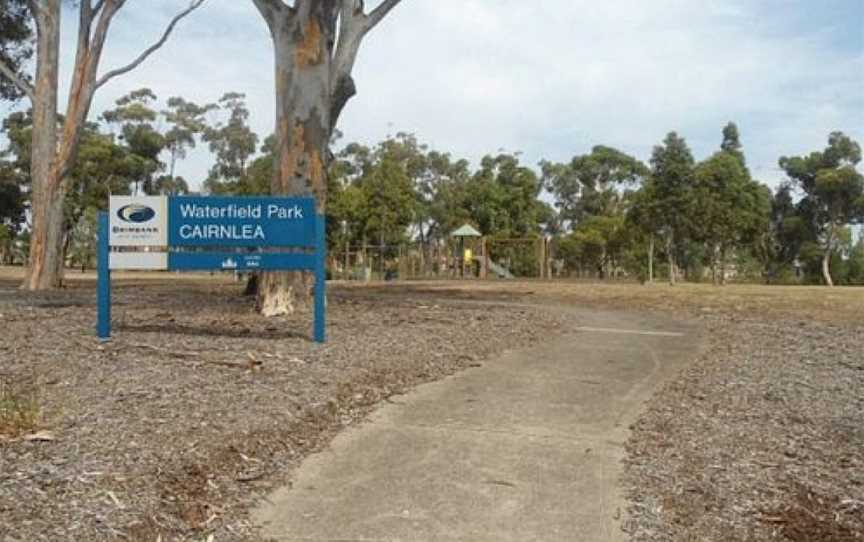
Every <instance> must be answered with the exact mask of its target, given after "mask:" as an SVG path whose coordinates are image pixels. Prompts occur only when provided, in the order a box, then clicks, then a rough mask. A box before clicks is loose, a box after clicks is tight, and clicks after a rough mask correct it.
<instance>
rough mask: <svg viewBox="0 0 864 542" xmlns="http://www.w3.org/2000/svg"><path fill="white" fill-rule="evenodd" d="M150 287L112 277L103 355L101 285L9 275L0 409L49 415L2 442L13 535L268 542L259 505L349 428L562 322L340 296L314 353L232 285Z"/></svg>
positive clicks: (0, 527) (416, 301)
mask: <svg viewBox="0 0 864 542" xmlns="http://www.w3.org/2000/svg"><path fill="white" fill-rule="evenodd" d="M13 273H14V272H13ZM152 277H153V276H152V275H151V276H147V275H126V276H125V278H124V277H123V276H121V277H120V279H119V280H118V281H117V283H116V287H115V294H116V299H115V306H114V321H115V329H114V331H115V338H114V340H113V341H112V342H110V343H108V344H105V345H100V344H98V343H97V342H96V341H95V339H94V337H93V325H94V318H95V314H94V292H93V283H92V280H89V279H90V278H92V277H87V279H88V280H76V279H77V278H78V277H76V274H74V273H70V278H71V279H72V280H70V281H69V285H70V286H69V288H67V289H66V290H63V291H61V292H59V293H53V294H49V295H33V294H25V293H22V292H20V291H18V290H17V288H16V287H17V277H16V276H14V275H13V274H11V273H9V272H8V271H7V274H6V278H5V279H0V330H2V331H0V378H2V380H3V382H4V384H3V385H4V386H5V390H6V391H5V392H3V393H4V395H3V397H0V399H3V398H5V399H3V400H5V401H6V403H5V405H6V406H4V404H0V408H6V410H7V411H8V410H9V409H8V408H7V407H8V406H9V403H10V402H12V403H15V402H17V403H16V404H19V405H20V404H21V402H22V401H23V402H24V403H25V405H26V404H29V403H28V402H27V401H29V400H30V399H31V398H33V397H35V398H36V399H37V402H38V405H39V407H40V410H41V412H40V413H39V420H38V423H37V424H36V425H35V426H29V425H28V426H25V427H22V430H21V431H18V432H14V431H9V430H8V429H9V428H7V431H6V436H5V437H3V438H2V439H0V540H2V541H3V542H12V541H21V542H23V541H27V542H29V541H35V540H52V541H54V540H82V541H83V540H88V541H89V540H114V539H117V540H142V541H143V540H147V541H151V542H152V541H155V540H158V539H160V538H159V537H160V535H161V537H162V538H161V540H165V541H167V540H207V539H208V537H209V536H210V535H213V539H214V540H232V541H234V540H258V539H259V537H258V534H257V533H256V532H255V531H254V529H253V528H252V527H251V525H250V524H249V522H248V520H247V516H246V511H247V509H248V506H249V505H250V504H251V503H253V502H254V501H255V500H257V499H258V498H260V496H261V495H262V494H265V493H266V492H267V491H268V489H270V488H271V487H273V486H275V485H280V484H281V483H284V482H285V476H286V475H287V473H288V472H289V471H290V468H291V467H292V466H294V465H296V464H297V463H298V462H299V460H300V459H301V458H302V457H304V456H305V455H308V454H309V453H311V452H312V451H315V450H317V449H320V448H321V447H323V446H325V445H326V444H327V442H328V441H329V440H330V438H331V437H332V436H333V435H334V433H335V432H336V431H338V430H339V429H340V428H342V427H345V426H346V425H350V424H353V423H357V422H359V421H360V420H362V419H363V418H364V417H365V415H366V414H367V413H368V412H369V411H370V410H371V409H372V408H373V406H374V405H375V404H377V403H379V402H380V401H386V400H389V398H391V397H392V396H393V395H396V394H399V393H401V392H403V391H405V390H407V389H408V388H409V387H412V386H414V385H416V384H418V383H420V382H424V381H429V380H435V379H439V378H441V377H443V376H445V375H447V374H451V373H453V372H455V371H457V370H459V369H461V368H464V367H468V366H472V365H476V364H479V363H483V361H484V360H485V359H487V358H489V357H490V356H492V355H494V354H497V353H500V352H501V351H502V350H504V349H507V348H510V347H517V346H518V347H522V346H525V345H526V344H531V343H532V342H533V341H536V340H538V339H539V338H541V337H542V336H544V335H547V336H548V334H550V333H555V332H556V331H555V330H556V328H557V326H558V322H557V321H556V320H555V318H554V317H553V316H550V315H548V314H546V313H545V312H543V311H540V310H537V309H531V308H516V309H513V308H506V307H500V306H499V307H496V306H494V305H492V306H490V305H487V304H483V305H482V306H481V305H475V306H472V305H470V304H468V305H465V304H460V305H459V306H458V307H454V306H451V305H448V304H447V302H446V299H445V300H442V299H440V298H431V297H430V296H428V295H422V294H416V293H412V292H406V293H405V294H403V295H400V296H387V297H386V298H376V297H374V296H359V295H355V293H354V292H352V291H351V290H340V289H339V288H338V287H337V288H333V289H332V290H331V295H330V298H329V315H330V320H329V332H330V342H329V343H328V344H327V345H324V346H320V345H316V344H314V343H311V342H310V341H309V339H308V338H307V337H308V334H309V332H310V322H309V320H310V319H309V316H308V315H300V316H298V317H292V318H289V319H262V318H261V317H259V316H257V315H256V314H253V313H252V311H251V306H250V301H249V300H248V299H243V298H242V297H241V296H240V295H239V293H240V290H241V287H240V285H238V284H236V283H232V282H230V280H229V279H225V278H216V279H212V278H209V277H196V276H184V277H182V278H180V277H172V276H167V277H166V276H165V275H162V276H161V277H162V278H161V279H159V280H153V278H152ZM10 390H11V391H10ZM0 402H2V401H0ZM25 410H26V409H25ZM0 429H2V428H0Z"/></svg>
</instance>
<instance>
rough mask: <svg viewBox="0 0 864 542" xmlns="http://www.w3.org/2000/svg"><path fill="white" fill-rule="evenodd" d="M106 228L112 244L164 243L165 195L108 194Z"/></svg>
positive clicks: (166, 232) (137, 245)
mask: <svg viewBox="0 0 864 542" xmlns="http://www.w3.org/2000/svg"><path fill="white" fill-rule="evenodd" d="M109 228H110V234H109V236H108V242H109V244H110V245H111V246H112V247H164V246H167V245H168V198H167V197H165V196H111V202H110V213H109Z"/></svg>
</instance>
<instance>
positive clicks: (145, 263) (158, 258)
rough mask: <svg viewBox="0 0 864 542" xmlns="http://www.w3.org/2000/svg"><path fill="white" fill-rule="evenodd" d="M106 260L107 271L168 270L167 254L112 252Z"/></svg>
mask: <svg viewBox="0 0 864 542" xmlns="http://www.w3.org/2000/svg"><path fill="white" fill-rule="evenodd" d="M108 259H109V262H108V268H109V269H127V270H130V271H157V270H163V269H168V253H167V252H112V253H111V254H110V256H109V258H108Z"/></svg>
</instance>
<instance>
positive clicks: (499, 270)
mask: <svg viewBox="0 0 864 542" xmlns="http://www.w3.org/2000/svg"><path fill="white" fill-rule="evenodd" d="M474 259H475V260H476V261H478V262H479V261H480V258H479V257H476V256H475V257H474ZM481 264H482V262H481ZM489 271H492V272H493V273H495V274H496V275H497V276H498V278H499V279H515V278H516V277H515V276H513V273H511V272H510V270H509V269H507V268H506V267H504V266H503V265H498V264H497V263H495V262H493V261H492V260H489Z"/></svg>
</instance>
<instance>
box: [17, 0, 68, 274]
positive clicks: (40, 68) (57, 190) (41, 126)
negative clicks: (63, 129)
mask: <svg viewBox="0 0 864 542" xmlns="http://www.w3.org/2000/svg"><path fill="white" fill-rule="evenodd" d="M41 9H43V10H44V11H42V12H40V13H39V14H34V17H36V18H37V20H38V23H37V26H38V32H37V43H36V60H37V65H36V83H35V89H34V99H33V135H32V154H31V158H30V176H31V179H32V194H31V207H30V209H31V211H30V212H31V214H32V216H31V220H32V229H31V235H30V265H29V267H28V269H27V274H26V276H25V279H24V283H23V284H22V285H21V287H22V288H23V289H26V290H46V289H51V288H56V287H58V286H59V285H60V276H59V274H58V270H59V269H60V268H61V267H62V265H60V264H59V263H58V260H59V258H60V252H61V248H62V242H63V239H62V237H63V236H62V233H63V199H64V195H65V194H64V186H63V183H62V179H61V178H59V170H58V165H57V94H58V93H57V82H58V62H59V58H60V3H59V1H58V0H53V1H51V2H47V3H46V4H45V5H44V6H43V7H42V8H41Z"/></svg>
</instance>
